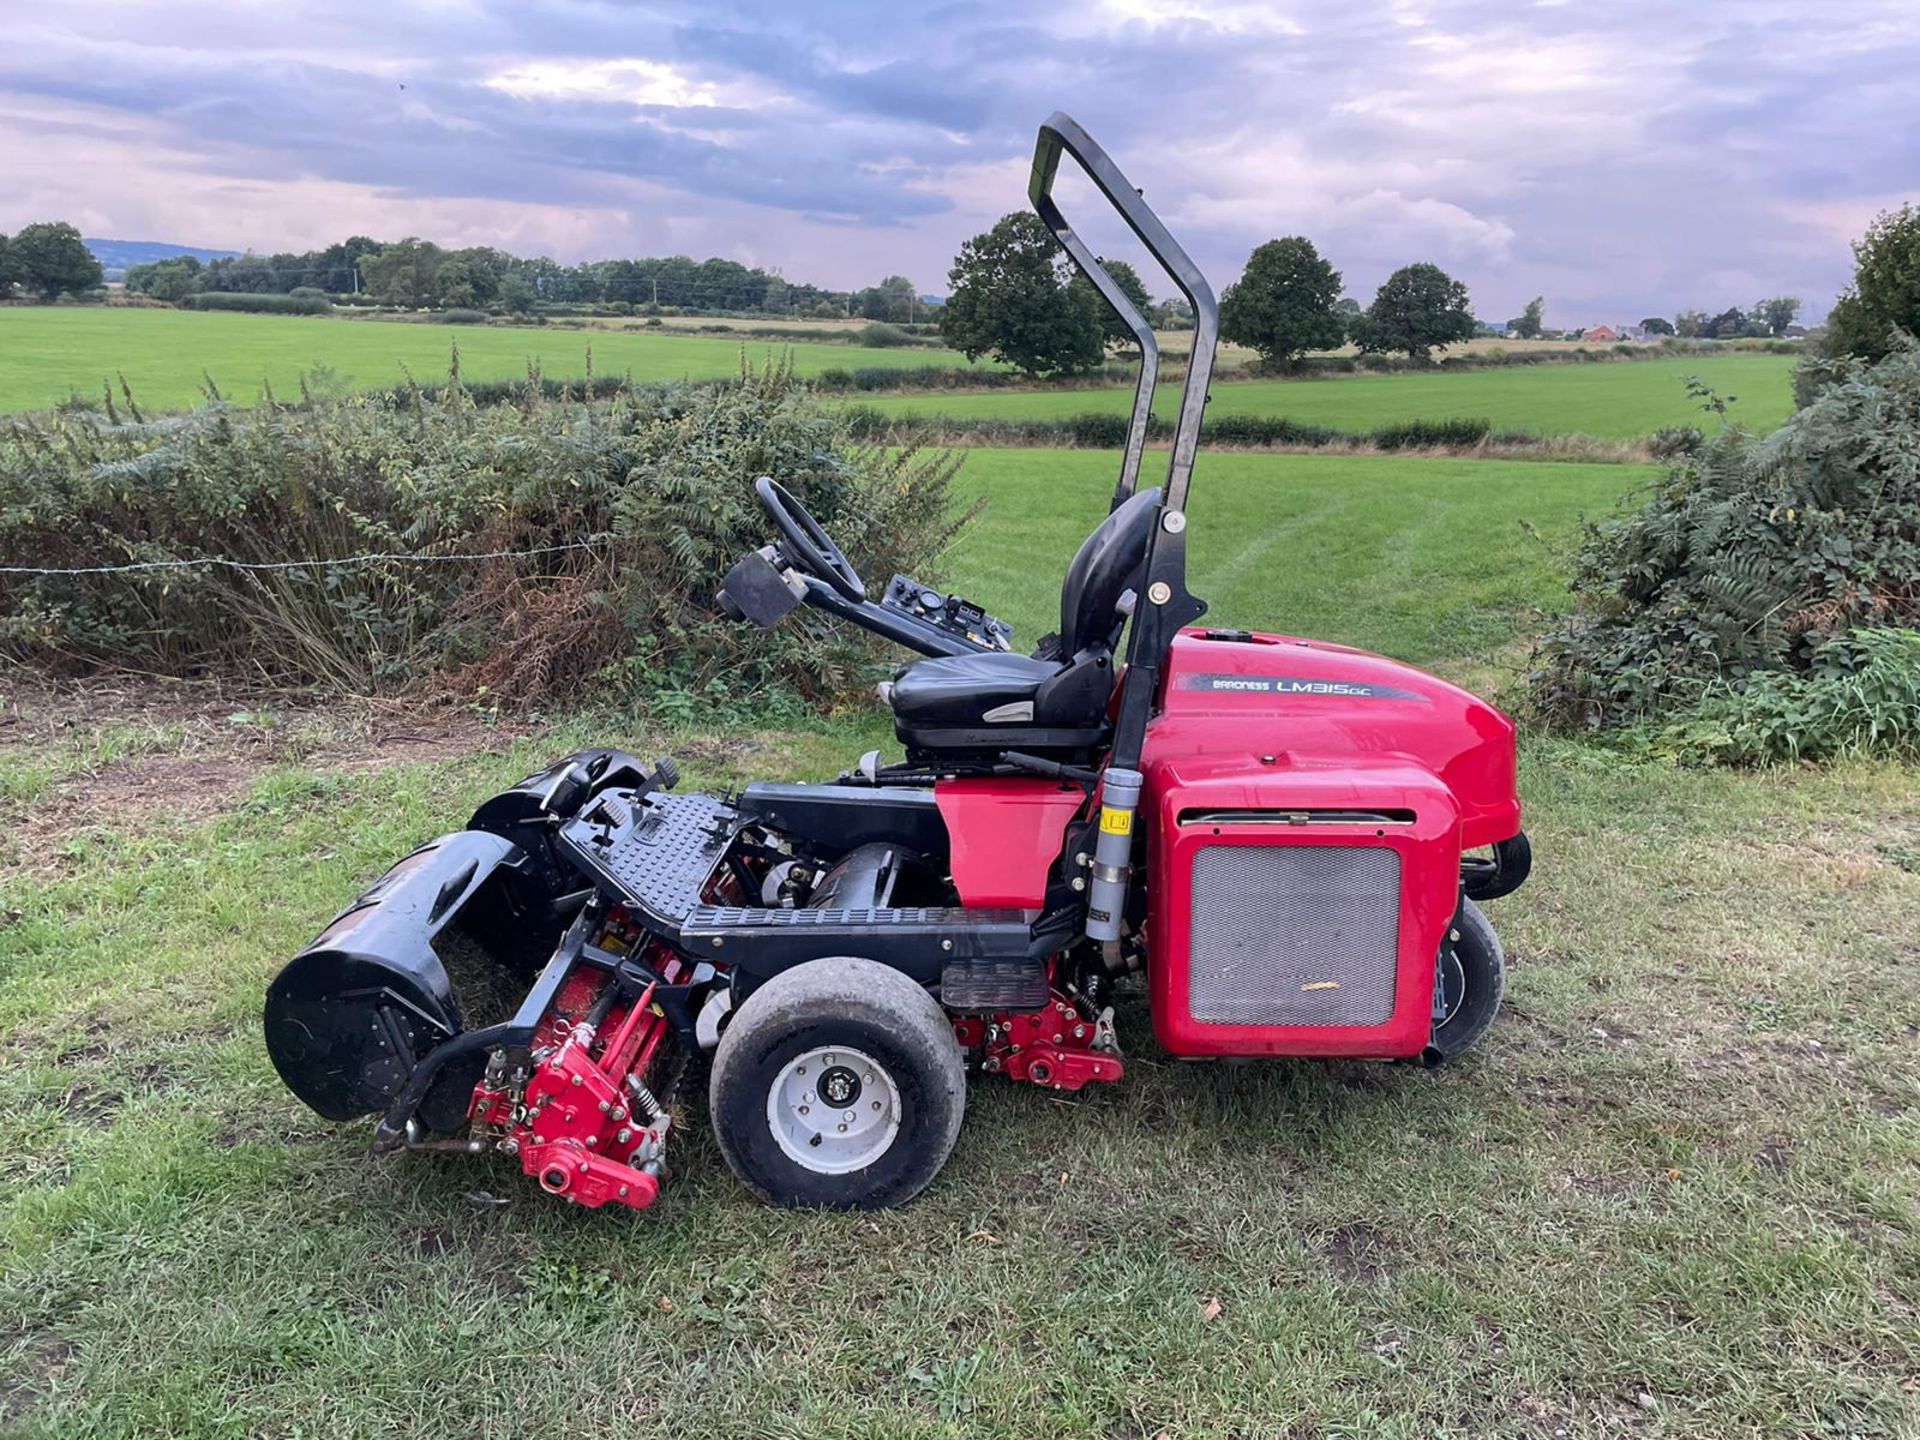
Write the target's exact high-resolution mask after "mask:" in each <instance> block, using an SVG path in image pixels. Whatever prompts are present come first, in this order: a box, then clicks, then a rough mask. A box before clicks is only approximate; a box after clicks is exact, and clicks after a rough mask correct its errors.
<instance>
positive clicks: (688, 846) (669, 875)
mask: <svg viewBox="0 0 1920 1440" xmlns="http://www.w3.org/2000/svg"><path fill="white" fill-rule="evenodd" d="M744 823H745V822H744V821H743V819H742V818H741V816H740V814H739V812H737V811H736V810H735V809H734V808H733V807H732V806H731V805H729V804H727V803H726V802H725V801H724V800H716V799H714V798H713V797H712V796H710V795H663V794H659V793H655V794H651V795H647V796H644V797H642V798H641V799H640V801H639V802H638V804H636V803H635V802H634V799H633V792H632V791H630V790H604V791H602V792H601V793H600V794H598V795H596V796H594V797H593V799H592V801H591V802H589V803H588V804H587V806H586V807H585V808H584V809H582V810H581V812H580V813H579V814H578V815H576V816H575V817H574V818H573V819H571V820H569V821H567V823H566V824H564V825H562V826H561V827H560V833H559V836H558V842H557V843H558V844H559V846H560V848H561V849H562V850H563V851H565V852H566V853H567V854H568V855H569V856H571V857H572V858H573V859H574V860H575V861H576V862H577V863H578V864H579V865H580V866H581V868H582V869H584V870H586V871H587V872H588V873H589V874H591V875H593V876H594V877H595V878H596V879H598V880H600V881H602V882H604V884H605V885H606V886H607V888H609V889H610V890H612V891H613V893H615V894H616V895H618V896H619V897H620V898H621V900H622V901H624V902H625V903H626V904H627V905H628V906H630V907H633V908H634V909H637V910H640V911H642V912H644V913H645V914H646V915H647V916H648V917H649V918H650V919H651V920H653V922H654V923H655V924H657V925H658V926H660V927H661V928H662V929H665V930H667V931H669V932H671V931H673V930H677V929H678V928H679V925H680V922H681V921H682V920H684V919H685V918H686V917H687V915H688V913H689V912H690V911H693V910H694V909H696V908H697V907H698V906H699V903H700V897H701V894H702V892H704V891H705V889H706V887H707V882H708V880H709V879H711V878H712V876H713V872H714V869H715V867H717V866H718V865H719V864H720V861H721V859H722V857H724V856H725V854H726V852H727V847H728V846H729V845H731V844H732V843H733V838H734V836H735V835H736V834H738V833H739V830H740V827H741V826H742V824H744Z"/></svg>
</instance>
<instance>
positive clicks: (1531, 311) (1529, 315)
mask: <svg viewBox="0 0 1920 1440" xmlns="http://www.w3.org/2000/svg"><path fill="white" fill-rule="evenodd" d="M1546 305H1547V302H1546V299H1545V297H1544V296H1540V295H1536V296H1534V297H1533V299H1531V300H1529V301H1528V302H1527V308H1526V309H1524V310H1522V311H1521V312H1520V314H1519V317H1518V318H1517V319H1513V320H1509V321H1508V322H1507V333H1508V334H1509V335H1517V336H1519V337H1520V339H1522V340H1538V339H1539V338H1540V317H1541V315H1542V313H1544V311H1545V310H1546Z"/></svg>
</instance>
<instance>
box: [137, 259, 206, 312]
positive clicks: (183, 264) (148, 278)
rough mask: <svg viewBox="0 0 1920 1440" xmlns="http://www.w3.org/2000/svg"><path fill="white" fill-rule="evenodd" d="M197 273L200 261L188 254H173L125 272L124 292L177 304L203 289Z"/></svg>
mask: <svg viewBox="0 0 1920 1440" xmlns="http://www.w3.org/2000/svg"><path fill="white" fill-rule="evenodd" d="M200 271H201V265H200V262H199V261H198V260H196V259H195V258H194V257H193V256H191V255H176V256H174V257H173V258H172V259H169V260H156V261H155V262H154V263H153V264H151V265H133V266H129V267H128V269H127V289H129V290H137V291H139V292H141V293H142V294H146V295H151V296H152V297H153V298H154V299H156V300H165V301H166V302H167V303H168V304H170V305H177V304H179V303H180V302H181V301H182V300H184V299H186V298H187V296H189V295H197V294H199V293H200V291H201V290H203V289H204V288H205V284H204V282H203V281H202V279H201V276H200Z"/></svg>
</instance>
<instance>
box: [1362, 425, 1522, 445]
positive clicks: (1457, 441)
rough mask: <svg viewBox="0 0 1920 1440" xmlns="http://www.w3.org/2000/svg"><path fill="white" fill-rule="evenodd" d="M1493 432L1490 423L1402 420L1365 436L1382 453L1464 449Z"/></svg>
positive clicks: (1476, 443)
mask: <svg viewBox="0 0 1920 1440" xmlns="http://www.w3.org/2000/svg"><path fill="white" fill-rule="evenodd" d="M1492 429H1493V422H1492V421H1491V420H1480V419H1453V420H1403V421H1401V422H1400V423H1399V424H1397V425H1382V426H1380V427H1379V428H1378V429H1377V430H1375V431H1374V432H1373V433H1372V435H1371V436H1370V437H1369V438H1370V439H1372V441H1373V443H1374V444H1375V445H1378V446H1379V447H1380V448H1381V449H1382V450H1425V449H1465V448H1467V447H1470V446H1474V445H1478V444H1479V443H1480V442H1481V441H1482V440H1485V439H1486V438H1487V435H1488V433H1489V432H1490V431H1492Z"/></svg>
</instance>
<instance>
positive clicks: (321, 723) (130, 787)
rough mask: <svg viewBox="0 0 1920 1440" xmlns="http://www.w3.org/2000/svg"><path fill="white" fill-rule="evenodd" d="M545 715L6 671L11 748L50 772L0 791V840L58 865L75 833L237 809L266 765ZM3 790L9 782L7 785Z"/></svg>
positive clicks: (357, 762)
mask: <svg viewBox="0 0 1920 1440" xmlns="http://www.w3.org/2000/svg"><path fill="white" fill-rule="evenodd" d="M535 728H537V727H535V726H534V725H531V724H526V723H516V722H512V721H498V720H494V719H492V718H491V717H485V716H482V715H480V714H478V713H476V712H475V711H474V710H472V709H470V708H468V707H466V706H465V705H463V704H461V703H459V702H456V701H453V700H449V699H425V698H423V699H416V700H410V701H404V702H403V701H389V700H371V699H347V700H341V699H338V698H330V699H326V700H322V699H320V698H318V697H309V696H300V695H285V694H259V693H249V692H246V691H242V690H236V689H233V688H231V687H229V686H224V685H220V684H216V683H211V682H207V683H199V682H182V681H170V680H164V679H158V678H155V677H152V676H145V675H139V676H125V677H107V678H99V679H89V680H72V681H57V680H49V679H46V678H44V677H41V676H37V675H32V674H29V673H27V672H24V671H20V670H9V671H0V761H5V760H6V759H7V758H8V757H9V756H11V757H12V758H13V759H14V760H16V761H17V762H18V765H19V768H20V769H21V770H22V772H23V773H37V774H40V775H42V776H44V780H45V783H44V784H43V785H41V786H39V787H38V789H37V793H32V790H33V787H30V786H23V787H22V788H23V790H26V791H27V792H28V793H22V794H18V795H13V796H6V797H5V798H0V827H4V830H5V832H6V836H5V839H4V840H0V844H4V845H5V846H6V848H7V849H9V850H11V852H12V857H13V858H14V859H16V860H17V861H18V863H20V864H22V865H25V866H27V867H29V868H54V867H57V866H58V864H59V852H60V850H61V849H62V847H63V846H64V845H65V844H66V843H67V842H68V841H70V840H71V839H72V838H73V837H74V836H75V835H78V834H80V833H82V832H83V831H87V830H90V829H94V828H101V829H107V830H111V831H113V832H114V833H116V834H126V833H135V834H138V833H141V832H143V831H145V830H146V829H148V828H150V827H151V826H152V825H153V824H154V822H156V821H157V820H162V819H164V820H165V822H166V823H168V824H178V823H181V822H186V823H196V822H200V821H204V820H207V819H210V818H212V817H214V816H216V815H219V814H222V813H224V812H226V811H228V810H231V809H233V808H234V807H235V806H236V805H237V804H238V803H239V801H240V799H241V798H242V797H243V796H244V795H245V794H246V792H247V791H248V789H249V788H250V787H251V786H252V784H253V782H254V781H255V779H256V778H257V777H258V776H259V775H260V774H261V773H262V772H263V771H266V770H268V769H270V768H272V767H274V766H276V765H284V764H294V763H297V764H304V765H311V766H313V767H315V768H317V769H321V770H332V771H342V772H360V771H366V770H377V769H381V768H383V767H385V766H388V765H397V764H403V763H410V762H417V761H423V760H437V759H452V758H457V757H459V756H464V755H469V754H472V753H474V752H476V751H499V750H504V749H505V748H507V747H508V746H509V745H510V744H512V742H513V741H514V740H515V739H517V738H518V737H519V736H521V735H524V734H527V733H529V732H531V731H532V730H534V729H535ZM3 793H4V792H0V794H3Z"/></svg>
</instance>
